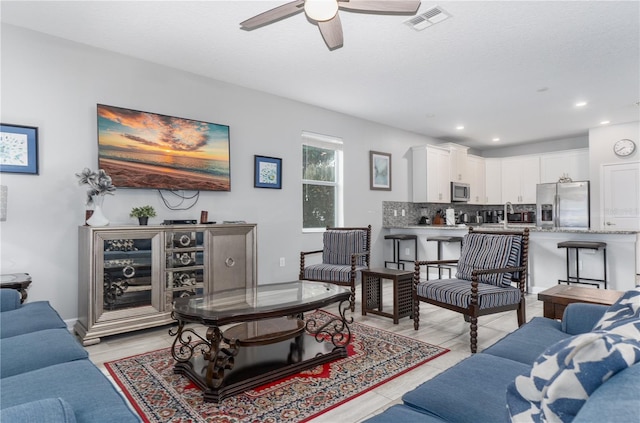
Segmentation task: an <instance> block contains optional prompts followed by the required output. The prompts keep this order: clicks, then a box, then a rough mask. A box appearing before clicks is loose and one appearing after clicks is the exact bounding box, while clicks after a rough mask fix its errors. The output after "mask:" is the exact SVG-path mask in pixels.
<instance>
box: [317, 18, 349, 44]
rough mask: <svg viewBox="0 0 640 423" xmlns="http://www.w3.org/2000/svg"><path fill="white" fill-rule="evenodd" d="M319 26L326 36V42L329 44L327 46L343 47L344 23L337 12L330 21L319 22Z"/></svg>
mask: <svg viewBox="0 0 640 423" xmlns="http://www.w3.org/2000/svg"><path fill="white" fill-rule="evenodd" d="M318 28H320V33H321V34H322V38H324V42H325V43H326V44H327V47H329V50H335V49H337V48H340V47H342V44H343V37H342V23H341V22H340V16H339V15H338V14H337V13H336V15H335V16H334V17H333V18H331V19H329V20H328V21H324V22H318Z"/></svg>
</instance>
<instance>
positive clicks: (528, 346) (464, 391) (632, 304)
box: [367, 287, 640, 423]
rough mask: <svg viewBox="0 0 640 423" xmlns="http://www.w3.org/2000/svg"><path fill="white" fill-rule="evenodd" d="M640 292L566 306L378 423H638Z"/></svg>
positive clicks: (409, 396) (410, 397) (419, 391)
mask: <svg viewBox="0 0 640 423" xmlns="http://www.w3.org/2000/svg"><path fill="white" fill-rule="evenodd" d="M639 314H640V287H638V288H636V289H634V290H631V291H628V292H626V293H625V295H623V296H622V298H620V300H618V302H616V304H614V305H612V306H611V307H607V306H600V305H594V304H580V303H575V304H570V305H569V306H568V307H567V308H566V309H565V313H564V316H563V320H562V321H556V320H552V319H547V318H544V317H535V318H533V319H532V320H531V321H530V322H528V323H526V324H525V325H523V326H521V327H520V328H518V329H517V330H516V331H515V332H513V333H511V334H509V335H507V336H506V337H504V338H503V339H501V340H500V341H498V342H496V343H495V344H494V345H492V346H491V347H489V348H487V349H485V350H484V351H482V352H481V353H477V354H473V355H472V356H470V357H468V358H466V359H464V360H462V361H461V362H460V363H458V364H456V365H455V366H453V367H451V368H449V369H447V370H445V371H444V372H442V373H440V374H439V375H437V376H436V377H434V378H433V379H431V380H428V381H426V382H424V383H423V384H421V385H420V386H418V387H417V388H416V389H414V390H412V391H410V392H407V393H406V394H405V395H404V396H403V397H402V401H403V403H402V404H396V405H393V406H391V407H390V408H388V409H386V410H385V411H383V412H382V413H381V414H378V415H376V416H374V417H372V418H370V419H368V420H367V423H382V422H393V423H397V422H403V423H406V422H469V423H483V422H491V423H495V422H509V421H512V422H530V421H531V422H544V421H562V422H570V421H573V422H576V423H578V422H609V421H616V422H618V421H619V422H623V421H624V422H640V318H639Z"/></svg>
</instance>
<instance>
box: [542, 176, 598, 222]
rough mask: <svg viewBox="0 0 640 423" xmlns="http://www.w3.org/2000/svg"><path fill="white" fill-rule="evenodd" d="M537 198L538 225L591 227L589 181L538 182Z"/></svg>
mask: <svg viewBox="0 0 640 423" xmlns="http://www.w3.org/2000/svg"><path fill="white" fill-rule="evenodd" d="M536 200H537V201H536V224H537V226H538V227H540V228H582V229H589V226H590V223H591V222H590V215H589V181H580V182H565V183H557V184H538V185H537V187H536Z"/></svg>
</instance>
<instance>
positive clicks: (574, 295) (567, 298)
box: [538, 285, 624, 320]
mask: <svg viewBox="0 0 640 423" xmlns="http://www.w3.org/2000/svg"><path fill="white" fill-rule="evenodd" d="M622 294H624V292H622V291H614V290H611V289H597V288H584V287H578V286H571V285H556V286H554V287H552V288H549V289H546V290H544V291H542V292H540V293H539V294H538V300H540V301H542V302H543V315H544V317H548V318H550V319H559V320H562V315H563V313H564V309H565V308H567V305H569V304H571V303H589V304H602V305H611V304H613V303H615V302H616V301H617V300H618V298H620V297H621V296H622Z"/></svg>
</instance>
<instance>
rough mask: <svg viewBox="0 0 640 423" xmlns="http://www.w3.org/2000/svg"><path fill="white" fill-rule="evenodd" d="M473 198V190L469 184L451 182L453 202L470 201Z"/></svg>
mask: <svg viewBox="0 0 640 423" xmlns="http://www.w3.org/2000/svg"><path fill="white" fill-rule="evenodd" d="M470 198H471V188H470V187H469V184H463V183H461V182H451V201H460V202H463V201H469V199H470Z"/></svg>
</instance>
